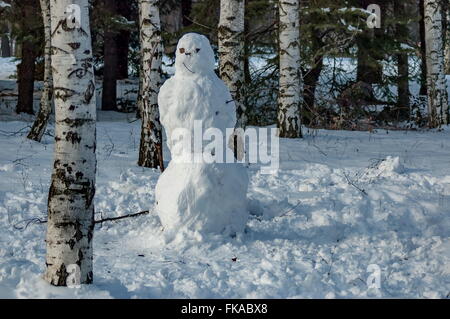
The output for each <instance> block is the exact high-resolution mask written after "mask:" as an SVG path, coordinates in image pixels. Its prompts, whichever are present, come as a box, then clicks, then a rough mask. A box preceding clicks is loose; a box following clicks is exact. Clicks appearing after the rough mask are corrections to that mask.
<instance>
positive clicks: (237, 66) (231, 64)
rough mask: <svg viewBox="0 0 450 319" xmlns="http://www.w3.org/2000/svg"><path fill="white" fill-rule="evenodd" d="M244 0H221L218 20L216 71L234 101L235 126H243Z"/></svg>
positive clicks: (244, 118) (244, 116) (244, 114)
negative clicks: (217, 62)
mask: <svg viewBox="0 0 450 319" xmlns="http://www.w3.org/2000/svg"><path fill="white" fill-rule="evenodd" d="M244 11H245V1H244V0H221V1H220V21H219V34H218V38H219V73H220V77H221V79H222V80H223V81H224V82H225V84H226V85H227V86H228V88H229V89H230V93H231V96H232V97H233V99H234V103H235V105H236V117H237V122H236V127H240V128H245V124H246V121H247V119H246V112H245V111H246V110H245V104H244V102H245V101H244V83H245V79H244V26H245V23H244V15H245V14H244Z"/></svg>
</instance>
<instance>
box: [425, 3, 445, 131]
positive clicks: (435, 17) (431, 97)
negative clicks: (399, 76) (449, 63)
mask: <svg viewBox="0 0 450 319" xmlns="http://www.w3.org/2000/svg"><path fill="white" fill-rule="evenodd" d="M442 18H443V17H442V0H425V41H426V60H427V71H428V72H427V73H428V74H427V86H428V116H429V125H430V127H439V126H441V125H442V124H447V123H448V96H447V83H446V79H445V70H444V68H445V66H444V48H443V45H444V41H443V39H444V34H443V30H442Z"/></svg>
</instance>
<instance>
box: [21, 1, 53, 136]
mask: <svg viewBox="0 0 450 319" xmlns="http://www.w3.org/2000/svg"><path fill="white" fill-rule="evenodd" d="M40 1H41V9H42V17H43V19H44V35H45V49H44V59H45V61H44V62H45V69H44V88H43V90H42V96H41V104H40V107H39V112H38V114H37V116H36V119H35V120H34V123H33V127H32V128H31V130H30V132H29V133H28V136H27V137H28V138H29V139H31V140H35V141H37V142H40V141H41V139H42V135H44V132H45V128H46V127H47V122H48V118H49V117H50V114H51V112H52V96H53V83H52V81H53V80H52V65H51V63H52V58H51V54H52V52H51V51H52V45H51V35H52V29H51V15H50V0H40Z"/></svg>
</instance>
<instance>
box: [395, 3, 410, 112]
mask: <svg viewBox="0 0 450 319" xmlns="http://www.w3.org/2000/svg"><path fill="white" fill-rule="evenodd" d="M404 13H405V4H404V3H401V2H398V1H395V2H394V16H395V17H396V18H397V21H398V20H401V19H402V17H403V16H404ZM395 33H396V38H397V41H398V43H399V44H398V50H399V51H401V50H402V47H401V43H403V42H405V41H406V40H407V39H408V27H407V26H406V25H405V24H404V23H397V25H396V30H395ZM408 68H409V64H408V53H403V52H400V53H399V54H397V71H398V77H397V87H398V100H397V112H396V113H397V114H396V118H397V120H399V121H404V120H406V119H408V118H409V115H410V110H409V96H410V93H409V72H408Z"/></svg>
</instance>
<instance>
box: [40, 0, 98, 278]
mask: <svg viewBox="0 0 450 319" xmlns="http://www.w3.org/2000/svg"><path fill="white" fill-rule="evenodd" d="M50 9H51V17H52V20H51V23H52V67H53V71H54V72H53V79H54V91H55V94H54V98H55V155H54V164H53V174H52V181H51V186H50V190H49V197H48V228H47V239H46V243H47V257H46V272H45V274H44V279H45V280H47V281H48V282H49V283H51V284H52V285H56V286H66V285H69V284H74V283H81V284H89V283H92V278H93V274H92V238H93V234H94V202H93V199H94V193H95V171H96V157H95V148H96V136H95V134H96V133H95V124H96V123H95V121H96V107H95V84H94V70H93V58H92V45H91V33H90V26H89V1H88V0H51V4H50Z"/></svg>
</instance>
